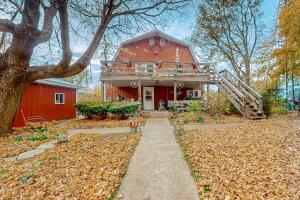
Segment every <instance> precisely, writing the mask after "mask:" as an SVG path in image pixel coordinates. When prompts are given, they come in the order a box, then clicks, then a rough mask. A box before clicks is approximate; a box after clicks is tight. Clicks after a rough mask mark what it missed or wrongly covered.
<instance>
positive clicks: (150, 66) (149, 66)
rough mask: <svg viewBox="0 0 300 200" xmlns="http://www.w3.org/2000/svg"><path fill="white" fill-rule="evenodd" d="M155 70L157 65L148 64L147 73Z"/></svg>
mask: <svg viewBox="0 0 300 200" xmlns="http://www.w3.org/2000/svg"><path fill="white" fill-rule="evenodd" d="M155 71H156V70H155V65H153V64H147V67H146V70H145V72H146V73H153V72H155Z"/></svg>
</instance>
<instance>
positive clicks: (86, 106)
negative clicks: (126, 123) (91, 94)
mask: <svg viewBox="0 0 300 200" xmlns="http://www.w3.org/2000/svg"><path fill="white" fill-rule="evenodd" d="M75 108H76V109H77V110H78V111H79V113H80V114H81V115H83V116H84V117H86V118H88V119H91V118H93V119H105V118H107V113H111V114H113V115H116V116H117V117H119V118H121V119H126V118H128V117H129V116H130V115H134V114H135V113H136V111H137V110H138V108H139V104H138V103H136V102H112V103H108V102H103V101H96V100H94V101H86V102H81V103H77V104H76V105H75Z"/></svg>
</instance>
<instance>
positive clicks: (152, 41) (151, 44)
mask: <svg viewBox="0 0 300 200" xmlns="http://www.w3.org/2000/svg"><path fill="white" fill-rule="evenodd" d="M149 45H150V46H154V38H153V37H152V38H149Z"/></svg>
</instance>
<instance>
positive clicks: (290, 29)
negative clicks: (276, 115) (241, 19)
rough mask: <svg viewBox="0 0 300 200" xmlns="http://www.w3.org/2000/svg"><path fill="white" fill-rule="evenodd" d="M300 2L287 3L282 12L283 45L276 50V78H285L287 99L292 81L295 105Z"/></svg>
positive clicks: (299, 69) (299, 70) (299, 60)
mask: <svg viewBox="0 0 300 200" xmlns="http://www.w3.org/2000/svg"><path fill="white" fill-rule="evenodd" d="M299 18H300V0H293V1H287V2H285V3H284V4H283V7H282V8H281V10H280V15H279V22H278V29H279V34H280V36H281V40H282V42H281V45H280V47H279V48H277V49H275V50H274V52H273V56H274V58H275V59H276V62H275V65H276V71H275V73H274V75H275V76H277V77H280V76H282V75H284V76H285V85H286V99H287V100H288V97H289V94H288V91H289V88H288V87H289V81H290V80H291V81H292V100H293V102H294V105H295V87H294V85H295V84H294V81H295V77H299V75H300V39H299V38H300V21H299Z"/></svg>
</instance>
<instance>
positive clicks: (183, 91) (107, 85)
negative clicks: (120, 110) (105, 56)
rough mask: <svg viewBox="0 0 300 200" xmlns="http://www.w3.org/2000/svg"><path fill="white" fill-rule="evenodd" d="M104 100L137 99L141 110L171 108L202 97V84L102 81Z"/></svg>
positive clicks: (189, 82) (188, 82)
mask: <svg viewBox="0 0 300 200" xmlns="http://www.w3.org/2000/svg"><path fill="white" fill-rule="evenodd" d="M102 85H103V91H104V92H103V97H102V98H103V100H104V101H138V102H140V103H141V105H142V110H145V111H151V110H160V111H163V110H173V108H174V107H176V108H178V107H179V108H182V107H185V105H187V103H188V102H189V101H190V100H203V99H204V84H202V83H199V82H195V81H193V82H192V81H185V82H181V81H145V80H139V81H135V80H133V81H129V80H128V81H109V82H103V83H102Z"/></svg>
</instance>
